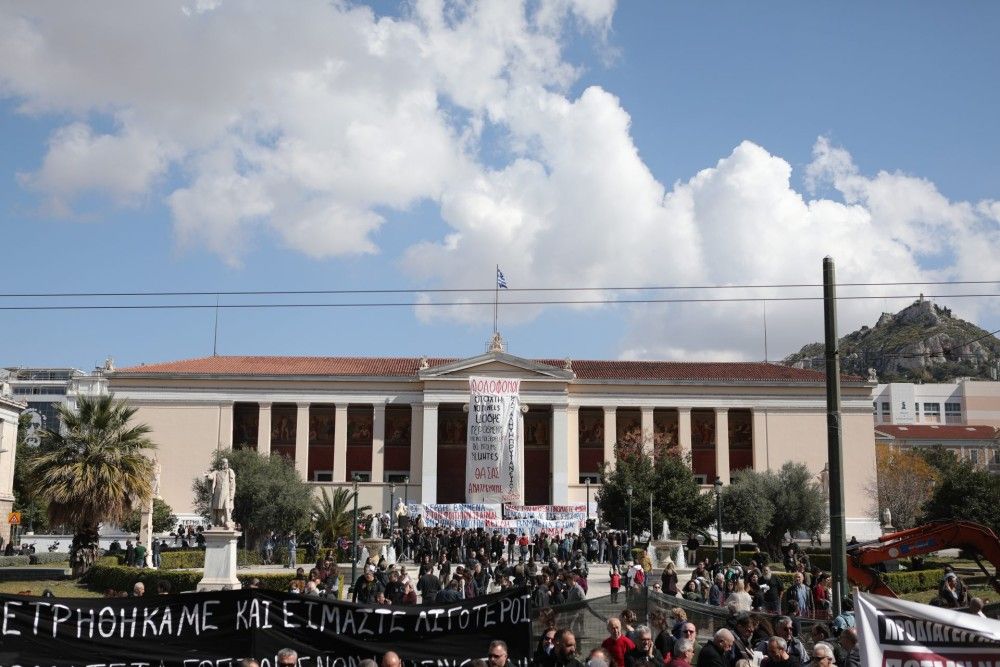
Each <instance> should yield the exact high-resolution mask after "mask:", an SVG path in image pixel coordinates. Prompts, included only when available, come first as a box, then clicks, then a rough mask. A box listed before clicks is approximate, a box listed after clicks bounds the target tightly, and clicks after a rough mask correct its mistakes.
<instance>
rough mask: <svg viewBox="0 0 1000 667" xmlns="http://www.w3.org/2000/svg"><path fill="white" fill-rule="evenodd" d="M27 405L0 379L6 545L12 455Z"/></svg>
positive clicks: (0, 535)
mask: <svg viewBox="0 0 1000 667" xmlns="http://www.w3.org/2000/svg"><path fill="white" fill-rule="evenodd" d="M26 407H27V404H26V403H25V402H24V401H21V400H18V399H17V398H16V397H15V396H14V395H13V392H12V391H11V386H10V385H9V384H7V383H5V382H2V381H0V539H3V544H4V546H6V544H7V542H9V541H10V524H9V523H8V522H7V516H8V514H10V511H11V510H12V509H13V507H14V457H16V456H17V425H18V420H19V419H20V416H21V413H22V412H23V411H24V409H25V408H26Z"/></svg>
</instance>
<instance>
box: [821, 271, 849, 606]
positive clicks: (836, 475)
mask: <svg viewBox="0 0 1000 667" xmlns="http://www.w3.org/2000/svg"><path fill="white" fill-rule="evenodd" d="M823 324H824V329H825V332H826V446H827V457H828V460H829V466H830V565H831V567H830V574H831V576H832V579H833V600H831V602H833V615H834V616H837V615H838V614H840V612H841V600H842V599H843V597H844V595H845V594H846V592H847V590H848V588H847V538H846V535H845V533H846V526H845V525H844V445H843V440H842V433H841V428H840V347H839V344H838V341H837V271H836V268H835V267H834V265H833V258H832V257H824V258H823Z"/></svg>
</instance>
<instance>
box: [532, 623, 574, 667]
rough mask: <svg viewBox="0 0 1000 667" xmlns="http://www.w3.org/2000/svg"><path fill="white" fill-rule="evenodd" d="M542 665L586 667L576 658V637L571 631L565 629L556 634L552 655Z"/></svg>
mask: <svg viewBox="0 0 1000 667" xmlns="http://www.w3.org/2000/svg"><path fill="white" fill-rule="evenodd" d="M542 664H543V666H544V667H584V664H583V663H582V662H580V660H579V658H577V657H576V636H575V635H574V634H573V632H572V631H571V630H568V629H566V628H563V629H562V630H559V631H557V632H556V639H555V643H554V645H553V647H552V653H550V654H549V659H548V660H546V661H545V662H544V663H542Z"/></svg>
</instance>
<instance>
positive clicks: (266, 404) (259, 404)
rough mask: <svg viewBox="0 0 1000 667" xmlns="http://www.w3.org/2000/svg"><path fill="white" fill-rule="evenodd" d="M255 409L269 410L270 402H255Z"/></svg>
mask: <svg viewBox="0 0 1000 667" xmlns="http://www.w3.org/2000/svg"><path fill="white" fill-rule="evenodd" d="M257 407H259V408H260V409H261V410H270V409H271V401H257Z"/></svg>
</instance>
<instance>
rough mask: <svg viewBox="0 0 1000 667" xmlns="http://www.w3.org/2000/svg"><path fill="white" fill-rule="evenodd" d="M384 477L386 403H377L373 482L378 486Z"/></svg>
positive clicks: (373, 422) (373, 434) (373, 432)
mask: <svg viewBox="0 0 1000 667" xmlns="http://www.w3.org/2000/svg"><path fill="white" fill-rule="evenodd" d="M384 477H385V403H376V404H375V415H374V417H373V418H372V481H373V482H375V483H376V484H378V483H380V482H382V481H383V478H384ZM390 509H391V508H390Z"/></svg>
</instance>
